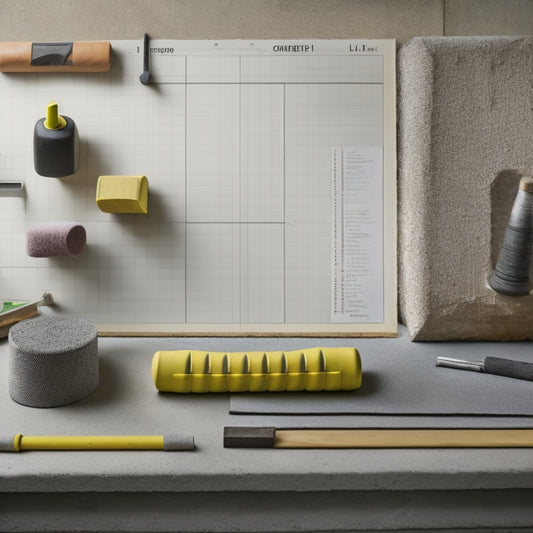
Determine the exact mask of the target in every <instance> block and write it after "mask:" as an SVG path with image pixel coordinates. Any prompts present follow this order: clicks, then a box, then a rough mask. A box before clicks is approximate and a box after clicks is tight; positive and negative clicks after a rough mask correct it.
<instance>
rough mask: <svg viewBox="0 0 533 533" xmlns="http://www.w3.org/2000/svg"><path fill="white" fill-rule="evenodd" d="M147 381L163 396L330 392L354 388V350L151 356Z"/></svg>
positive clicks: (357, 378)
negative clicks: (152, 382) (149, 378)
mask: <svg viewBox="0 0 533 533" xmlns="http://www.w3.org/2000/svg"><path fill="white" fill-rule="evenodd" d="M152 377H153V380H154V384H155V386H156V388H157V389H158V390H160V391H165V392H181V393H188V392H246V391H249V392H259V391H303V390H305V391H322V390H326V391H336V390H354V389H358V388H359V387H360V386H361V380H362V370H361V358H360V356H359V352H358V350H357V349H356V348H309V349H305V350H294V351H290V352H231V353H224V352H209V353H208V352H202V351H199V350H175V351H159V352H156V353H155V354H154V357H153V359H152Z"/></svg>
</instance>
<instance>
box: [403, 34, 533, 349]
mask: <svg viewBox="0 0 533 533" xmlns="http://www.w3.org/2000/svg"><path fill="white" fill-rule="evenodd" d="M398 69H399V72H398V77H399V100H398V101H399V132H398V135H399V150H398V153H399V177H398V183H399V185H398V186H399V190H398V197H399V250H400V252H399V285H400V295H399V299H400V311H401V316H402V321H403V322H404V323H405V324H406V326H407V329H408V331H409V334H410V336H411V338H412V339H413V340H451V339H464V340H466V339H468V340H511V339H513V340H519V339H526V338H532V337H533V320H532V319H531V317H532V316H533V294H531V293H530V294H529V295H527V296H522V297H512V296H504V295H501V294H498V293H496V292H494V291H493V290H492V289H490V287H489V286H488V284H487V279H488V277H489V276H490V274H491V272H492V269H493V268H494V265H495V263H496V260H497V256H498V254H499V250H500V248H501V244H502V240H503V234H504V231H505V227H506V225H507V221H508V218H509V214H510V212H511V207H512V203H513V200H514V197H515V195H516V192H517V190H518V184H519V181H520V177H521V176H522V175H529V174H531V173H532V172H533V150H532V149H531V147H532V146H533V89H532V88H533V38H532V37H421V38H415V39H413V40H411V41H410V42H409V43H408V44H406V45H405V46H404V47H403V48H402V49H401V50H400V53H399V58H398ZM532 270H533V269H532Z"/></svg>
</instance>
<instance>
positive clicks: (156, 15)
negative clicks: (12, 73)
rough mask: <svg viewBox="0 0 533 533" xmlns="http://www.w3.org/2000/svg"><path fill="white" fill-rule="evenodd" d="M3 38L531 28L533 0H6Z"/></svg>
mask: <svg viewBox="0 0 533 533" xmlns="http://www.w3.org/2000/svg"><path fill="white" fill-rule="evenodd" d="M0 21H1V22H2V24H1V29H0V40H4V41H5V40H51V39H54V40H92V39H95V40H96V39H138V38H141V37H142V35H143V34H144V32H148V33H149V34H150V36H151V37H152V38H154V39H157V38H173V39H229V38H257V39H259V38H338V39H346V38H365V37H366V38H375V39H385V38H392V39H397V41H398V42H399V43H400V44H402V43H404V42H406V41H408V40H409V39H410V38H411V37H414V36H427V35H435V36H437V35H523V34H530V33H531V31H532V28H533V0H17V1H16V2H14V1H13V0H0Z"/></svg>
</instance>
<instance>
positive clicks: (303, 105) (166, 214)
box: [0, 40, 397, 336]
mask: <svg viewBox="0 0 533 533" xmlns="http://www.w3.org/2000/svg"><path fill="white" fill-rule="evenodd" d="M111 44H112V50H113V53H112V69H111V71H110V72H109V73H101V74H83V73H76V74H73V73H70V74H64V73H57V74H54V73H51V74H39V73H37V74H35V73H27V74H1V75H0V94H2V98H1V99H0V117H1V120H0V182H1V181H7V180H21V181H23V182H24V185H25V187H24V189H25V193H24V194H23V195H19V194H17V195H15V194H9V193H7V194H2V192H1V190H0V237H1V238H2V247H1V252H0V290H1V293H0V296H2V298H3V299H18V300H21V299H26V300H34V299H37V298H38V297H39V296H40V295H41V294H42V293H43V292H44V291H49V292H51V293H52V294H53V295H54V298H55V301H56V303H57V305H56V307H55V309H54V312H55V311H59V312H65V313H69V314H73V315H77V316H82V317H84V318H87V319H88V320H92V321H94V322H95V323H96V324H97V325H98V329H99V332H100V334H101V335H112V334H125V335H144V334H147V335H167V334H168V335H197V334H202V335H209V334H213V335H225V334H228V335H309V336H329V335H334V336H338V335H341V336H342V335H345V336H350V335H393V334H394V333H395V332H396V325H397V316H396V166H395V161H396V156H395V135H396V119H395V43H394V41H392V40H367V41H358V40H354V41H351V40H310V41H301V40H298V41H287V40H283V41H270V40H268V41H264V40H258V41H243V40H238V41H232V40H225V41H176V40H168V41H165V40H157V41H152V42H151V55H150V63H151V80H150V83H149V84H148V85H143V84H141V83H140V81H139V75H140V74H141V72H142V64H143V57H142V53H143V46H142V42H141V41H112V43H111ZM50 101H56V102H57V103H58V105H59V112H60V114H63V115H67V116H69V117H71V118H72V119H73V120H74V121H75V122H76V125H77V127H78V130H79V135H80V151H81V159H80V167H79V170H78V171H77V172H76V174H74V175H73V176H68V177H65V178H46V177H42V176H39V175H37V174H36V172H35V170H34V166H33V127H34V124H35V122H36V121H37V120H38V119H40V118H41V117H42V116H44V113H45V109H46V106H47V105H48V103H49V102H50ZM114 174H117V175H146V176H147V178H148V181H149V201H148V214H147V215H134V214H109V213H103V212H101V211H99V209H98V207H97V206H96V203H95V190H96V182H97V180H98V176H100V175H114ZM52 221H76V222H78V223H80V224H82V225H83V226H84V227H85V229H86V232H87V246H86V248H85V250H84V252H83V253H82V255H81V256H80V257H51V258H32V257H28V255H27V254H26V250H25V234H26V231H27V229H28V228H29V227H30V226H33V225H36V224H39V223H41V222H52Z"/></svg>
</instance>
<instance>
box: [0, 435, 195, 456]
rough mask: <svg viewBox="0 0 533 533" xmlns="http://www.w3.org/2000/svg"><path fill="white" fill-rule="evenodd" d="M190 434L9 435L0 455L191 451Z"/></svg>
mask: <svg viewBox="0 0 533 533" xmlns="http://www.w3.org/2000/svg"><path fill="white" fill-rule="evenodd" d="M194 448H195V445H194V438H193V437H192V435H128V436H126V435H39V436H27V435H21V434H20V433H18V434H17V435H10V436H6V437H0V452H21V451H28V450H164V451H180V450H194Z"/></svg>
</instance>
